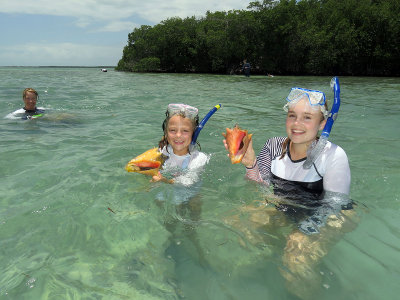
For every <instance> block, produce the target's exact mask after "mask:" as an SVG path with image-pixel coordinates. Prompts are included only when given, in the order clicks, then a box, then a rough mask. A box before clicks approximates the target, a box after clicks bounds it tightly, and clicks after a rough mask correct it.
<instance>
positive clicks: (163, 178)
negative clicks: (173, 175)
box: [150, 171, 174, 184]
mask: <svg viewBox="0 0 400 300" xmlns="http://www.w3.org/2000/svg"><path fill="white" fill-rule="evenodd" d="M150 181H151V182H158V181H162V182H165V183H170V184H172V183H174V180H173V179H168V178H165V177H164V176H163V175H162V174H161V173H160V171H158V174H157V175H154V176H153V178H152V179H151V180H150Z"/></svg>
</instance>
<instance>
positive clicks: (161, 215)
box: [0, 68, 400, 299]
mask: <svg viewBox="0 0 400 300" xmlns="http://www.w3.org/2000/svg"><path fill="white" fill-rule="evenodd" d="M329 80H330V78H329V77H274V78H267V77H257V76H253V77H250V78H245V77H240V76H216V75H180V74H129V73H120V72H114V71H113V70H109V72H107V73H102V72H100V70H99V69H95V68H0V108H1V111H2V112H3V116H2V117H1V118H0V139H1V147H0V183H1V184H0V192H1V197H0V269H1V270H2V276H0V299H179V298H180V297H183V296H184V297H186V299H297V298H296V297H295V296H293V295H292V293H291V292H290V291H289V290H288V289H287V288H286V286H285V280H284V278H283V277H282V276H281V274H280V272H279V268H280V267H281V256H282V253H280V252H279V251H278V252H277V251H276V250H275V248H274V247H271V246H270V245H268V243H267V244H264V245H263V246H262V247H258V246H253V245H252V244H251V243H250V241H247V240H246V237H245V236H243V234H242V232H241V231H240V230H237V229H235V228H233V227H230V226H228V225H226V223H225V222H224V220H225V219H226V218H227V217H229V216H232V215H234V214H235V212H237V211H238V209H240V207H242V206H243V205H245V204H249V203H252V201H253V200H263V199H264V196H263V194H262V193H260V191H259V190H258V189H257V187H256V186H255V184H254V183H251V182H248V181H247V180H245V179H244V176H243V175H244V170H243V168H242V167H241V166H237V165H231V164H230V162H229V161H228V159H227V157H226V152H225V149H224V148H223V145H222V136H221V133H222V132H223V131H224V130H225V127H232V126H233V125H234V124H236V123H238V124H240V126H241V127H243V128H247V129H249V131H251V132H252V133H253V134H254V136H253V137H254V147H255V149H256V151H259V150H260V149H261V147H262V145H263V143H264V142H265V140H266V139H267V138H268V137H270V136H275V135H283V134H285V131H284V118H285V116H284V112H283V111H282V106H283V104H284V98H285V96H286V95H287V93H288V91H289V90H290V87H292V86H304V87H308V88H315V89H323V90H324V91H326V92H327V93H328V95H331V93H330V92H329ZM340 83H341V90H342V106H341V109H340V115H339V119H338V121H337V122H336V123H335V125H334V128H333V131H332V134H331V138H330V139H331V140H332V141H333V142H334V143H337V144H339V145H341V146H342V147H343V148H344V149H345V150H346V152H347V154H348V156H349V160H350V165H351V170H352V188H351V197H352V199H354V200H355V201H356V202H357V203H358V204H359V205H358V206H357V208H356V211H357V214H358V215H359V216H360V220H359V223H358V225H357V227H356V228H355V229H354V230H352V231H351V232H349V233H347V234H345V235H344V236H343V237H342V238H341V239H340V240H339V241H338V242H337V243H336V244H335V245H334V246H333V247H331V249H330V251H329V253H328V254H327V255H326V256H325V257H324V258H323V259H322V261H321V264H320V265H319V266H318V272H319V274H320V277H321V278H320V279H321V283H319V285H320V293H321V295H322V296H318V298H317V296H315V299H320V297H323V298H324V299H338V298H339V299H395V298H397V295H398V293H399V292H400V288H399V285H398V278H399V275H400V274H399V273H400V267H399V266H400V256H399V250H400V229H399V228H400V222H399V218H398V214H399V210H400V209H399V202H400V192H399V191H400V189H399V186H398V182H400V173H399V171H398V170H399V168H400V158H399V155H398V150H400V134H399V131H398V129H397V126H398V124H399V122H398V117H399V115H400V104H399V101H398V95H399V91H400V79H399V78H360V77H341V78H340ZM25 87H33V88H35V89H37V90H38V91H39V94H40V99H39V105H40V106H44V107H46V108H48V110H49V114H48V116H49V118H48V119H37V120H32V121H19V120H17V121H16V120H7V119H4V118H3V117H4V116H5V115H7V113H9V112H11V111H14V110H16V109H18V108H20V107H21V105H22V100H21V92H22V90H23V89H24V88H25ZM169 102H185V103H188V104H191V105H195V106H197V107H198V108H199V110H200V112H201V116H204V115H205V114H206V113H207V112H208V110H209V109H211V108H212V107H213V106H214V105H215V104H217V103H221V104H222V106H223V107H222V109H221V110H220V111H218V112H217V113H216V114H215V115H214V116H213V117H212V118H211V119H210V121H209V122H208V123H207V126H206V127H205V128H204V129H203V131H202V133H201V135H200V137H199V142H200V144H201V147H202V150H203V151H204V152H206V153H209V154H211V160H210V163H209V165H208V166H207V168H206V170H205V174H204V176H203V184H202V187H201V191H200V199H201V202H202V206H201V217H200V220H198V221H193V220H192V219H191V218H190V216H188V215H179V214H177V213H176V210H175V207H174V206H173V205H172V204H170V203H168V201H167V202H166V203H164V204H162V205H160V204H159V203H157V202H156V201H155V199H156V196H157V194H158V193H159V192H162V191H165V190H166V189H168V188H169V187H168V186H166V185H164V184H154V183H149V180H148V178H147V177H145V176H142V175H140V174H128V173H126V172H125V170H124V166H125V164H126V163H127V162H128V161H129V160H130V159H131V158H133V157H134V156H136V155H138V154H140V153H142V152H144V151H145V150H147V149H149V148H151V147H154V146H156V145H157V143H158V141H159V139H160V137H161V134H162V132H161V124H162V121H163V119H164V110H165V107H166V105H167V104H168V103H169ZM109 208H110V209H111V210H112V211H111V210H109ZM244 218H245V217H244ZM171 220H174V221H175V225H176V229H175V231H168V228H167V226H166V225H165V224H169V223H171ZM187 226H189V227H191V229H192V231H193V229H194V231H193V232H196V236H195V239H196V240H197V242H196V243H193V240H192V239H191V238H188V234H187V232H185V227H187ZM264 234H268V233H264ZM240 240H242V242H240ZM243 240H244V243H245V245H243ZM281 242H282V243H284V241H281ZM196 244H197V245H198V246H199V247H200V248H201V251H203V255H204V259H205V261H206V263H204V261H202V260H200V259H199V253H198V250H197V248H196V247H195V245H196Z"/></svg>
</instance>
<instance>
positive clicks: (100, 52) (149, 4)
mask: <svg viewBox="0 0 400 300" xmlns="http://www.w3.org/2000/svg"><path fill="white" fill-rule="evenodd" d="M249 2H250V0H248V1H246V0H202V1H193V0H169V1H165V0H0V28H1V29H0V66H115V65H116V64H117V63H118V61H119V59H120V58H121V57H122V49H123V47H124V46H125V45H126V43H127V40H128V33H130V32H132V31H133V28H135V27H140V26H141V25H151V26H152V25H155V24H158V23H159V22H161V21H162V20H165V19H167V18H170V17H175V16H177V17H181V18H185V17H191V16H197V17H201V16H204V15H205V13H206V11H207V10H209V11H212V12H214V11H228V10H232V9H245V8H246V7H247V5H248V3H249Z"/></svg>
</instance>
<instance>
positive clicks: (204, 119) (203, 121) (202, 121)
mask: <svg viewBox="0 0 400 300" xmlns="http://www.w3.org/2000/svg"><path fill="white" fill-rule="evenodd" d="M220 108H221V104H217V105H215V106H214V107H213V108H212V109H211V110H210V111H209V112H208V114H207V115H206V116H205V117H204V118H203V120H201V122H200V123H199V125H198V126H197V127H196V130H195V131H194V133H193V137H192V142H191V145H195V144H196V141H197V138H198V136H199V133H200V131H201V130H202V129H203V127H204V125H205V124H206V123H207V121H208V119H209V118H211V116H212V115H213V114H214V113H215V112H216V111H217V110H218V109H220Z"/></svg>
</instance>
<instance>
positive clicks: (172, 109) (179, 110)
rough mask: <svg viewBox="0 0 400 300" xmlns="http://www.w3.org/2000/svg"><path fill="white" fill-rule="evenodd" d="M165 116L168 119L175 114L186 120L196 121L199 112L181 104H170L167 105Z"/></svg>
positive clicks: (194, 108)
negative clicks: (166, 115)
mask: <svg viewBox="0 0 400 300" xmlns="http://www.w3.org/2000/svg"><path fill="white" fill-rule="evenodd" d="M167 114H168V116H169V117H172V116H173V115H176V114H183V115H184V116H185V117H186V118H189V119H191V120H195V119H196V118H197V119H198V118H199V117H198V115H199V110H198V109H197V108H196V107H193V106H190V105H187V104H182V103H171V104H168V108H167Z"/></svg>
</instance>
